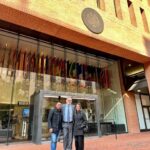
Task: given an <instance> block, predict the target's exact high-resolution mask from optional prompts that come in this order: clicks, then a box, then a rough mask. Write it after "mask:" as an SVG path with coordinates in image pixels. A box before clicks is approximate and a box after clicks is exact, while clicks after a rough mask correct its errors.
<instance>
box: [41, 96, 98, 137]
mask: <svg viewBox="0 0 150 150" xmlns="http://www.w3.org/2000/svg"><path fill="white" fill-rule="evenodd" d="M58 101H59V102H61V103H62V104H65V102H66V97H65V96H61V95H60V96H56V95H51V96H45V97H43V105H42V140H48V139H49V136H50V135H49V132H48V114H49V111H50V110H51V109H52V108H54V107H55V105H56V103H57V102H58ZM72 103H73V105H76V104H77V103H80V104H81V107H82V110H83V111H84V112H85V115H86V118H87V121H88V129H89V130H88V132H87V133H86V136H95V135H97V133H98V127H97V120H96V108H95V106H96V101H95V99H93V100H91V99H90V100H88V99H84V98H73V100H72Z"/></svg>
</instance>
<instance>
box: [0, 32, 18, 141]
mask: <svg viewBox="0 0 150 150" xmlns="http://www.w3.org/2000/svg"><path fill="white" fill-rule="evenodd" d="M17 42H18V39H17V36H16V35H12V34H10V33H6V32H2V31H0V89H1V90H0V93H1V94H0V131H1V133H0V135H1V136H3V137H2V138H1V139H0V142H5V143H6V140H7V133H9V137H8V139H9V141H10V140H12V136H13V132H12V130H13V126H12V122H11V121H10V124H9V128H8V120H9V117H11V115H12V113H13V105H11V107H10V103H11V100H12V99H11V98H12V88H13V80H14V72H15V71H14V69H15V64H16V58H17V57H16V56H17V51H16V49H17Z"/></svg>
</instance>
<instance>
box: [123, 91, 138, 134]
mask: <svg viewBox="0 0 150 150" xmlns="http://www.w3.org/2000/svg"><path fill="white" fill-rule="evenodd" d="M123 98H124V106H125V113H126V119H127V124H128V132H129V133H139V132H140V127H139V121H138V115H137V110H136V103H135V96H134V93H130V92H127V93H125V94H124V95H123Z"/></svg>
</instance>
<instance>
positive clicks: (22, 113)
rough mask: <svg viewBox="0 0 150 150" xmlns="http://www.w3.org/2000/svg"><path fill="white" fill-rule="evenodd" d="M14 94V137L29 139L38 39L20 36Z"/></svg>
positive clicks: (15, 138)
mask: <svg viewBox="0 0 150 150" xmlns="http://www.w3.org/2000/svg"><path fill="white" fill-rule="evenodd" d="M18 53H19V56H18V59H17V60H18V61H17V63H16V76H15V84H14V96H13V115H12V118H13V119H14V121H13V122H12V127H13V134H14V135H13V139H14V140H27V139H28V122H29V103H30V96H31V95H33V93H34V92H35V89H36V88H35V83H36V60H37V57H36V56H37V41H35V40H33V39H30V38H25V37H20V40H19V47H18Z"/></svg>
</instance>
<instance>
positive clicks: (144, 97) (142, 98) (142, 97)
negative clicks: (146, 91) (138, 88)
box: [141, 95, 150, 106]
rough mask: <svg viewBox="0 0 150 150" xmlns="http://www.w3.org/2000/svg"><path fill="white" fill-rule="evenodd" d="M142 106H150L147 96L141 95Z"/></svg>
mask: <svg viewBox="0 0 150 150" xmlns="http://www.w3.org/2000/svg"><path fill="white" fill-rule="evenodd" d="M141 100H142V105H144V106H150V98H149V96H147V95H141Z"/></svg>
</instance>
